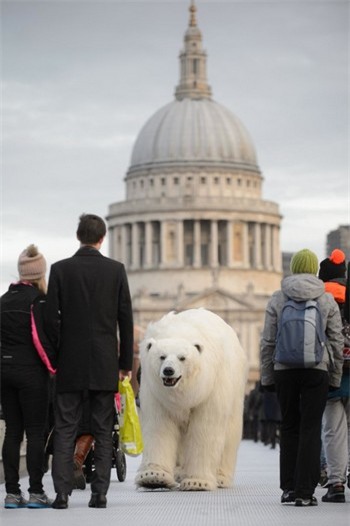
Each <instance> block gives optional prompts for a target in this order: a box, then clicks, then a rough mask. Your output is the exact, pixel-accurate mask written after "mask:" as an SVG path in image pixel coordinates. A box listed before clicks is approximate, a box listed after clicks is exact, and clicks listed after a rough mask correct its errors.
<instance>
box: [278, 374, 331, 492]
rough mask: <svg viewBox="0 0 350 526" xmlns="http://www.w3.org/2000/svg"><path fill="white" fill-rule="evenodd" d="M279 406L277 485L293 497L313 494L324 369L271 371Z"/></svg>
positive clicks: (324, 395)
mask: <svg viewBox="0 0 350 526" xmlns="http://www.w3.org/2000/svg"><path fill="white" fill-rule="evenodd" d="M275 384H276V391H277V396H278V400H279V403H280V408H281V415H282V422H281V436H280V487H281V489H282V490H295V493H296V496H297V497H310V496H311V495H313V494H314V491H315V488H316V486H317V484H318V481H319V478H320V453H321V423H322V414H323V411H324V408H325V405H326V401H327V394H328V373H327V372H325V371H320V370H317V369H288V370H284V371H275Z"/></svg>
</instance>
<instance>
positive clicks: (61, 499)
mask: <svg viewBox="0 0 350 526" xmlns="http://www.w3.org/2000/svg"><path fill="white" fill-rule="evenodd" d="M52 508H55V510H65V509H66V508H68V493H57V495H56V498H55V500H54V501H53V503H52Z"/></svg>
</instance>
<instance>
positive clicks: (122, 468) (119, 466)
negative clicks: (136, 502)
mask: <svg viewBox="0 0 350 526" xmlns="http://www.w3.org/2000/svg"><path fill="white" fill-rule="evenodd" d="M115 466H116V471H117V477H118V480H119V481H120V482H123V481H124V480H125V478H126V458H125V454H124V453H123V451H121V450H120V449H117V451H116V453H115Z"/></svg>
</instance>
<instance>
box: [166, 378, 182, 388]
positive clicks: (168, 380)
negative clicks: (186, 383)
mask: <svg viewBox="0 0 350 526" xmlns="http://www.w3.org/2000/svg"><path fill="white" fill-rule="evenodd" d="M180 378H181V376H179V377H178V378H168V377H166V376H164V377H163V378H162V380H163V385H164V386H165V387H175V385H176V384H177V382H178V381H179V380H180Z"/></svg>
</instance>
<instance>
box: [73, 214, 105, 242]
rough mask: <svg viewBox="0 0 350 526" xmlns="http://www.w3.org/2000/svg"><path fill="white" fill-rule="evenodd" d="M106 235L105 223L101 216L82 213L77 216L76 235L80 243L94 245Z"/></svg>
mask: <svg viewBox="0 0 350 526" xmlns="http://www.w3.org/2000/svg"><path fill="white" fill-rule="evenodd" d="M105 235H106V225H105V222H104V221H103V219H101V217H98V216H95V215H94V214H82V215H81V216H80V217H79V225H78V230H77V237H78V239H79V241H80V242H81V243H83V244H84V245H88V244H89V243H91V244H93V245H95V244H96V243H98V242H99V241H100V240H101V239H102V238H103V237H104V236H105Z"/></svg>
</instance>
